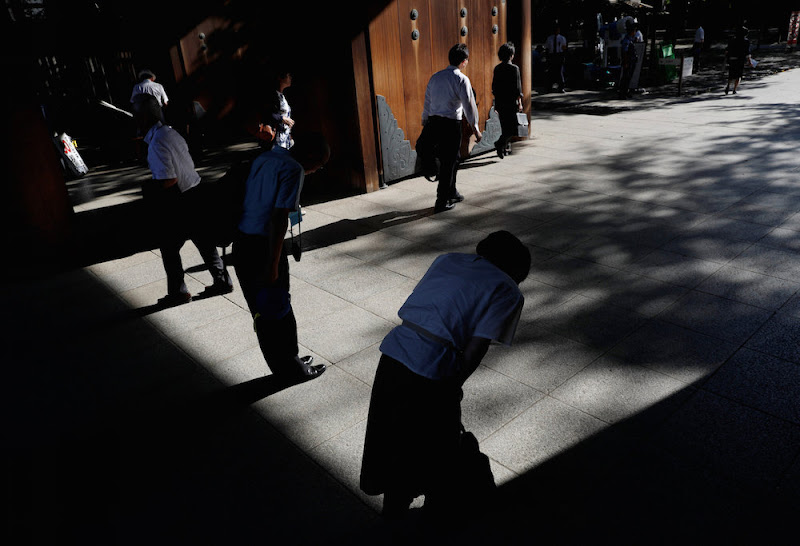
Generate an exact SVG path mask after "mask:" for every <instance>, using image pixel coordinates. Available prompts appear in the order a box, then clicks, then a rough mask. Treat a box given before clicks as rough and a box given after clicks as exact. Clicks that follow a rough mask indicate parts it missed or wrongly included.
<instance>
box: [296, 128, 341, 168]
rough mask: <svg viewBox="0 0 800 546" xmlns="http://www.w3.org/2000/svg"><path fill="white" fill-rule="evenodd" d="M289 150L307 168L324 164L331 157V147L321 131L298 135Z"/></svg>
mask: <svg viewBox="0 0 800 546" xmlns="http://www.w3.org/2000/svg"><path fill="white" fill-rule="evenodd" d="M289 151H290V152H291V154H292V157H293V158H294V159H295V160H296V161H297V162H298V163H300V164H301V165H302V166H303V168H304V169H306V170H308V169H310V168H313V167H321V166H323V165H324V164H325V163H327V162H328V160H329V159H330V157H331V148H330V146H329V145H328V141H327V140H325V137H324V136H322V134H321V133H304V134H303V135H301V136H298V137H297V139H296V141H295V145H294V146H292V147H291V148H290V149H289Z"/></svg>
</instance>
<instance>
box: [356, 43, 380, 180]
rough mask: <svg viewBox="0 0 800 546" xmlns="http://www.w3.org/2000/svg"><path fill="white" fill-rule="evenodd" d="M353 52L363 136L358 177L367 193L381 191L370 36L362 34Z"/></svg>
mask: <svg viewBox="0 0 800 546" xmlns="http://www.w3.org/2000/svg"><path fill="white" fill-rule="evenodd" d="M351 50H352V52H353V76H354V85H355V99H356V110H357V112H356V113H357V116H356V123H357V125H358V134H359V136H360V142H359V144H360V156H361V157H360V159H361V162H360V163H359V165H358V168H357V170H358V171H360V172H358V173H357V174H358V175H359V176H363V178H362V180H361V183H362V187H361V189H363V190H364V191H365V192H373V191H376V190H378V189H380V178H379V176H378V148H377V145H376V144H375V131H376V129H375V116H374V115H373V106H372V89H371V87H370V78H369V52H368V50H367V37H366V35H365V32H361V33H359V34H358V36H356V37H355V38H353V41H352V43H351Z"/></svg>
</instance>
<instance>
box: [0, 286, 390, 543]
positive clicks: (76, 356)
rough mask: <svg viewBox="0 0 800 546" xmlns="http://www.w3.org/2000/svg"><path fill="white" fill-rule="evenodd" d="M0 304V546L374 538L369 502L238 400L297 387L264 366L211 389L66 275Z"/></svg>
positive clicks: (117, 308)
mask: <svg viewBox="0 0 800 546" xmlns="http://www.w3.org/2000/svg"><path fill="white" fill-rule="evenodd" d="M2 301H3V306H4V308H5V309H7V310H11V309H13V310H14V313H15V320H14V321H13V322H11V323H9V324H8V326H7V328H6V336H7V337H6V339H13V340H14V342H13V343H4V355H3V356H4V358H3V362H4V364H5V380H4V382H3V384H4V389H3V391H4V392H3V397H2V399H3V404H4V405H3V410H4V411H3V415H4V431H5V439H6V442H5V445H6V448H5V449H4V450H3V457H2V462H3V474H4V476H3V477H4V479H3V481H4V483H5V484H6V486H5V487H4V501H5V506H7V515H6V522H7V524H8V526H7V528H6V537H7V539H8V540H9V542H7V543H9V544H98V545H99V544H104V545H107V544H144V543H147V544H178V543H182V544H246V543H258V542H265V541H266V542H270V543H272V542H274V543H283V544H286V543H306V544H322V543H328V542H329V541H333V542H334V543H336V542H339V543H342V542H340V541H344V542H350V541H351V540H354V539H353V538H352V536H353V535H354V534H355V535H357V536H358V537H359V538H360V537H362V536H363V533H364V532H366V533H367V534H370V533H371V532H372V531H375V532H376V533H378V534H376V535H374V536H373V537H372V540H377V541H379V542H380V541H382V540H383V539H382V538H380V536H381V534H380V530H379V529H378V528H377V527H376V526H375V524H376V522H377V517H376V516H375V514H373V513H372V511H371V510H369V509H367V508H366V507H365V506H364V505H363V504H362V503H361V502H360V501H359V500H358V499H356V498H355V497H354V496H353V495H352V493H350V492H349V491H347V490H346V489H345V488H344V487H342V486H341V485H340V484H338V483H336V482H335V481H334V480H333V478H331V477H330V476H329V475H328V474H327V473H326V472H324V471H323V470H322V469H321V468H320V467H319V466H318V465H317V464H316V463H314V462H313V461H311V459H309V458H308V456H306V455H305V454H304V453H303V452H302V451H301V450H300V449H298V448H297V447H296V446H294V445H293V444H291V443H290V442H288V441H287V440H286V439H285V437H284V436H282V435H281V434H280V433H278V432H277V431H276V430H275V429H274V428H272V427H271V426H270V425H269V424H268V423H267V422H265V421H264V420H263V418H261V417H260V416H259V415H258V414H257V413H256V412H254V411H252V410H250V409H249V406H250V404H252V403H254V402H256V401H258V400H260V399H262V398H264V397H267V396H270V395H271V394H274V393H276V392H278V391H280V390H283V389H285V388H288V387H292V388H302V387H301V386H293V385H291V384H290V383H286V382H283V381H279V380H277V379H276V378H274V377H272V376H267V377H262V378H258V379H254V380H251V381H248V382H245V383H242V384H239V385H235V386H232V387H224V386H223V385H221V383H220V382H219V381H218V380H217V379H216V378H214V377H212V376H211V375H210V373H208V372H207V371H206V370H204V369H202V368H199V367H198V366H197V364H196V363H195V362H194V361H193V360H192V359H190V358H189V357H188V356H187V355H186V354H185V353H184V352H183V351H182V350H180V349H179V348H178V347H176V346H175V345H173V344H172V343H171V342H169V341H167V340H166V339H165V338H164V337H163V336H162V334H161V333H160V332H158V331H157V330H156V329H155V328H154V327H152V326H151V325H149V324H148V323H146V322H145V321H142V320H130V319H129V317H128V316H127V313H128V312H129V310H128V309H127V308H126V306H125V305H124V304H123V303H122V302H121V300H120V299H118V298H117V296H116V295H114V294H113V293H111V292H109V291H108V289H107V288H105V287H104V286H102V285H101V284H100V283H99V282H98V281H97V280H96V279H95V278H93V276H92V275H91V274H88V273H85V272H82V271H73V272H69V273H63V274H60V275H56V276H53V277H52V278H49V279H47V280H46V281H43V282H25V283H17V284H16V285H15V289H14V290H13V291H12V290H9V289H4V290H3V292H2ZM200 364H202V363H200ZM265 373H266V367H265ZM310 515H313V518H312V519H313V523H314V524H313V525H309V524H308V523H309V517H310ZM370 530H372V531H370ZM348 536H349V537H350V538H347V537H348Z"/></svg>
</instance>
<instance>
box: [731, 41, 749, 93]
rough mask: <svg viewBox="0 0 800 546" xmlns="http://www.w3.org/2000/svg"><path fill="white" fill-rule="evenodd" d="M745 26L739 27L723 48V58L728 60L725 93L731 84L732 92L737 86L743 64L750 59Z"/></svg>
mask: <svg viewBox="0 0 800 546" xmlns="http://www.w3.org/2000/svg"><path fill="white" fill-rule="evenodd" d="M747 32H748V30H747V28H746V27H739V28H737V29H736V33H735V34H734V36H733V38H731V40H730V42H728V47H727V48H726V49H725V59H726V60H727V61H728V85H726V86H725V94H726V95H727V94H728V92H729V91H730V89H731V84H733V94H734V95H735V94H736V90H737V89H738V88H739V83H741V81H742V75H743V74H744V65H745V64H746V63H748V62H749V61H750V40H748V39H747Z"/></svg>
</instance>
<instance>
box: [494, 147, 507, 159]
mask: <svg viewBox="0 0 800 546" xmlns="http://www.w3.org/2000/svg"><path fill="white" fill-rule="evenodd" d="M494 151H496V152H497V157H499V158H500V159H503V158H504V157H505V156H506V151H505V150H504V149H503V148H500V147H499V146H495V147H494Z"/></svg>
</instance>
